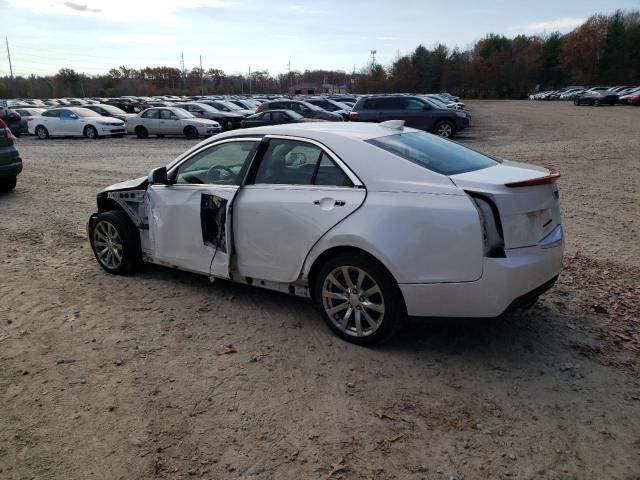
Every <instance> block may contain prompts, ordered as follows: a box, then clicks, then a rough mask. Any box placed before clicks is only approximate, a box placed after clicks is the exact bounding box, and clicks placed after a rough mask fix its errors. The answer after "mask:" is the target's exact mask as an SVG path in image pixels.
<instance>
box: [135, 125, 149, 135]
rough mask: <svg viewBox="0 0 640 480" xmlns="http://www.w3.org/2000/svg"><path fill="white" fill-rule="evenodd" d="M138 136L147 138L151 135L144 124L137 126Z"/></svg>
mask: <svg viewBox="0 0 640 480" xmlns="http://www.w3.org/2000/svg"><path fill="white" fill-rule="evenodd" d="M135 132H136V137H138V138H147V137H148V136H149V131H148V130H147V129H146V128H144V127H143V126H142V125H138V126H137V127H136V130H135Z"/></svg>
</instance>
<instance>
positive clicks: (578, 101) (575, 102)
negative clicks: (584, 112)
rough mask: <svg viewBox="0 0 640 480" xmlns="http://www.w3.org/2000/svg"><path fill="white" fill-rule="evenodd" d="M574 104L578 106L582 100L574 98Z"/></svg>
mask: <svg viewBox="0 0 640 480" xmlns="http://www.w3.org/2000/svg"><path fill="white" fill-rule="evenodd" d="M573 104H574V105H575V106H576V107H577V106H578V105H580V100H578V99H577V98H574V99H573Z"/></svg>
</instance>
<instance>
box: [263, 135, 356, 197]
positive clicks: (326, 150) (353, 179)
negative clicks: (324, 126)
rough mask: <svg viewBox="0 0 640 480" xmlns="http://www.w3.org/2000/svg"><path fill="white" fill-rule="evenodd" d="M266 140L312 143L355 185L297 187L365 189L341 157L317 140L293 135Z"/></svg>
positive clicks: (274, 136) (270, 136)
mask: <svg viewBox="0 0 640 480" xmlns="http://www.w3.org/2000/svg"><path fill="white" fill-rule="evenodd" d="M264 138H273V139H278V140H292V141H296V142H304V143H310V144H312V145H314V146H316V147H318V148H319V149H320V150H322V151H323V152H324V153H326V154H327V155H328V156H329V158H331V160H333V161H334V162H335V164H336V165H337V166H338V168H339V169H340V170H342V173H344V174H345V175H346V176H347V178H349V180H350V181H351V183H353V187H344V186H339V185H296V186H301V187H332V188H363V187H364V184H363V183H362V182H361V181H360V179H359V178H358V176H357V175H356V174H355V173H353V171H351V169H350V168H349V167H348V166H347V164H346V163H344V162H343V161H342V159H341V158H340V157H338V155H336V154H335V153H333V151H331V149H330V148H329V147H327V146H326V145H324V144H322V143H320V142H318V141H317V140H312V139H310V138H306V137H296V136H293V135H278V134H268V135H265V137H264ZM261 185H271V184H261ZM274 185H275V184H274ZM278 185H282V184H278ZM285 185H288V184H285Z"/></svg>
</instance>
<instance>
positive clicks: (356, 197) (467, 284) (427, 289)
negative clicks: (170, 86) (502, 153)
mask: <svg viewBox="0 0 640 480" xmlns="http://www.w3.org/2000/svg"><path fill="white" fill-rule="evenodd" d="M558 176H559V174H558V173H557V172H555V171H553V170H548V169H546V168H541V167H536V166H531V165H525V164H520V163H513V162H508V161H503V160H498V159H494V158H492V157H488V156H485V155H483V154H481V153H478V152H476V151H474V150H470V149H468V148H465V147H463V146H461V145H458V144H456V143H453V142H451V141H448V140H444V139H442V138H439V137H437V136H435V135H432V134H429V133H425V132H422V131H419V130H415V129H412V128H404V127H403V122H401V121H397V120H394V121H390V122H384V123H381V124H372V123H342V122H339V123H338V122H336V123H333V122H323V123H300V124H294V125H279V126H272V127H258V128H252V129H243V130H241V131H231V132H226V133H223V134H221V135H219V136H217V137H214V138H212V139H209V140H206V141H204V142H201V143H199V144H198V145H196V146H195V147H193V148H192V149H190V150H189V151H187V152H186V153H184V154H183V155H181V156H180V157H179V158H177V159H176V160H174V161H173V162H171V163H170V164H169V165H168V166H166V167H160V168H157V169H155V170H152V171H151V173H150V174H149V175H148V177H141V178H138V179H135V180H131V181H128V182H123V183H119V184H116V185H112V186H111V187H109V188H107V189H105V190H103V191H102V192H100V193H99V194H98V195H97V204H98V211H97V213H95V214H93V215H92V216H91V218H90V220H89V223H88V231H89V239H90V242H91V245H92V247H93V251H94V253H95V256H96V258H97V260H98V262H99V264H100V265H101V266H102V268H103V269H104V270H106V271H107V272H110V273H115V274H124V273H128V272H130V271H132V270H133V269H134V268H135V267H136V266H137V265H138V264H139V263H140V262H141V261H142V260H144V261H146V262H150V263H156V264H159V265H165V266H169V267H173V268H179V269H182V270H188V271H191V272H195V273H199V274H203V275H207V276H210V277H211V278H212V279H214V278H220V279H228V280H232V281H235V282H240V283H245V284H249V285H255V286H258V287H263V288H268V289H273V290H277V291H280V292H287V293H291V294H294V295H298V296H303V297H310V298H312V299H313V300H314V301H316V302H317V303H318V304H319V305H320V306H321V311H322V313H323V316H324V319H325V320H326V322H327V324H328V325H329V327H331V329H332V330H333V331H334V332H335V333H336V334H338V335H339V336H340V337H342V338H344V339H347V340H349V341H353V342H356V343H368V342H373V341H376V340H381V339H384V338H386V337H388V336H389V335H390V334H391V333H392V332H393V331H394V330H395V329H396V328H397V327H398V326H399V325H400V324H401V323H402V321H403V319H404V318H405V317H406V316H407V315H410V316H418V317H424V316H438V317H447V316H448V317H493V316H497V315H500V314H502V313H503V312H505V311H507V310H510V309H513V308H516V307H523V306H530V305H532V304H533V303H534V302H535V301H536V299H537V298H538V296H539V295H540V294H541V293H543V292H544V291H546V290H547V289H548V288H550V287H551V286H552V285H553V283H554V282H555V281H556V279H557V277H558V274H559V273H560V269H561V264H562V255H563V249H564V245H563V242H564V240H563V230H562V225H561V220H560V210H559V205H558V188H557V186H556V184H555V183H554V182H555V180H556V179H557V178H558Z"/></svg>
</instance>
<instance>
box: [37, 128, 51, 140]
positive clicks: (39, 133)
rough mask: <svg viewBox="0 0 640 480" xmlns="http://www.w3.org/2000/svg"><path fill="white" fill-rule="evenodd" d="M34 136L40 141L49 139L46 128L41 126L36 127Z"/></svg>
mask: <svg viewBox="0 0 640 480" xmlns="http://www.w3.org/2000/svg"><path fill="white" fill-rule="evenodd" d="M35 133H36V136H37V137H38V138H39V139H40V140H45V139H47V138H49V130H47V128H46V127H44V126H43V125H38V126H37V127H36V132H35Z"/></svg>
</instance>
